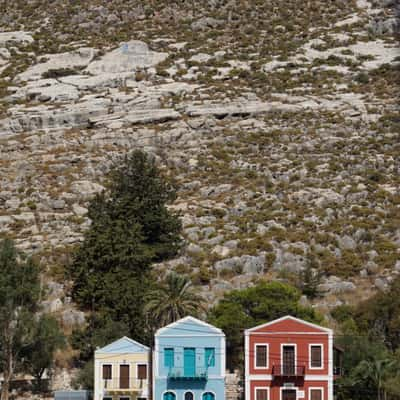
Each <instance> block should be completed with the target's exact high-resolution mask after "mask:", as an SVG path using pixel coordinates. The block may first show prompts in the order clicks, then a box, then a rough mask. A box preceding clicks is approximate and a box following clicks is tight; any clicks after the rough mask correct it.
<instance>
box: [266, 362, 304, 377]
mask: <svg viewBox="0 0 400 400" xmlns="http://www.w3.org/2000/svg"><path fill="white" fill-rule="evenodd" d="M305 370H306V368H305V366H304V365H289V364H283V365H273V366H272V376H273V377H287V376H290V377H296V376H297V377H302V376H304V375H305Z"/></svg>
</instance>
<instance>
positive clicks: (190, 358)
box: [183, 348, 196, 376]
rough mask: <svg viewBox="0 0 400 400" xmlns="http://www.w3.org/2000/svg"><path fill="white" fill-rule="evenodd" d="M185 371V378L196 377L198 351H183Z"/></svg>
mask: <svg viewBox="0 0 400 400" xmlns="http://www.w3.org/2000/svg"><path fill="white" fill-rule="evenodd" d="M183 369H184V374H185V376H195V375H196V349H194V348H185V349H184V350H183Z"/></svg>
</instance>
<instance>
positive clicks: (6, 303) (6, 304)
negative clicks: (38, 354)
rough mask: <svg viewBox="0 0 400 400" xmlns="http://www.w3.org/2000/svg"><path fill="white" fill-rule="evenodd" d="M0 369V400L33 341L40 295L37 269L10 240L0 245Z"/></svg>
mask: <svg viewBox="0 0 400 400" xmlns="http://www.w3.org/2000/svg"><path fill="white" fill-rule="evenodd" d="M0 271H1V274H0V370H1V371H2V372H3V377H4V380H3V384H2V388H1V399H2V400H7V399H8V396H9V393H8V392H9V383H10V381H11V379H12V378H13V375H14V373H15V371H16V369H17V368H18V366H19V365H20V363H21V352H22V351H23V349H24V348H25V347H26V346H27V345H29V344H30V343H31V342H32V340H33V336H32V335H33V323H34V313H35V312H36V310H37V308H38V300H39V294H40V280H39V267H38V266H37V264H36V263H35V262H34V261H33V260H32V259H31V258H27V257H26V256H25V255H24V254H23V253H21V252H19V251H17V249H16V247H15V245H14V243H13V241H12V240H10V239H5V240H3V241H2V242H0Z"/></svg>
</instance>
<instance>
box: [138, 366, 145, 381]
mask: <svg viewBox="0 0 400 400" xmlns="http://www.w3.org/2000/svg"><path fill="white" fill-rule="evenodd" d="M137 375H138V376H137V377H138V379H147V365H146V364H138V366H137Z"/></svg>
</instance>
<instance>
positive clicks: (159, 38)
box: [0, 0, 400, 329]
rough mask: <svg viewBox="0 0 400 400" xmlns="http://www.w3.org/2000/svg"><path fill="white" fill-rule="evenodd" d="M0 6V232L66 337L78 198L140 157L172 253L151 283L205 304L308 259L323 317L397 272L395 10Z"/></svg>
mask: <svg viewBox="0 0 400 400" xmlns="http://www.w3.org/2000/svg"><path fill="white" fill-rule="evenodd" d="M199 3H200V4H199ZM0 9H2V10H5V12H2V14H1V15H0V31H1V32H0V96H1V98H0V176H1V178H0V182H1V183H0V234H1V235H9V236H11V237H13V238H15V240H16V242H17V244H18V246H19V247H20V248H21V249H24V250H25V251H27V252H28V253H33V254H35V255H36V256H37V257H38V258H39V259H40V260H41V262H42V264H43V265H44V266H45V268H46V279H47V280H48V283H49V287H50V290H49V299H48V300H46V301H45V303H44V304H45V307H46V308H47V309H48V310H49V311H51V312H55V313H59V314H60V318H61V319H62V320H63V322H64V325H65V327H66V329H69V328H70V327H71V326H73V325H74V324H82V323H83V321H84V316H83V314H82V313H80V312H78V311H75V310H74V308H73V306H72V305H71V304H70V300H69V297H68V292H67V290H66V288H67V285H66V283H65V282H64V281H63V279H64V276H63V265H64V264H65V262H67V261H68V257H69V253H70V250H71V248H72V247H73V246H74V245H76V244H77V243H79V241H80V240H81V239H82V234H83V232H84V230H85V229H86V228H87V226H88V224H89V221H88V219H87V218H86V216H85V214H86V208H85V207H86V206H87V201H88V199H90V197H91V196H92V195H93V194H94V193H96V192H97V191H99V190H102V189H103V186H102V184H103V178H104V174H105V173H106V172H107V170H108V167H109V165H110V162H111V161H112V160H115V159H117V158H118V157H119V156H120V155H121V154H123V153H125V152H128V151H130V150H132V149H135V148H138V147H140V148H143V149H145V150H146V151H149V152H152V153H154V154H155V155H156V156H157V157H158V159H159V162H160V164H161V165H162V166H163V167H165V171H166V172H167V173H168V174H170V175H171V176H172V177H173V178H174V179H175V180H176V181H177V183H178V184H179V187H180V189H179V198H178V200H177V201H176V204H174V206H173V207H174V208H176V209H177V210H179V211H180V212H181V215H182V221H183V225H184V235H185V238H186V246H185V249H184V250H183V251H182V254H181V256H180V257H179V258H178V259H176V260H173V261H172V262H169V263H168V264H164V265H158V266H157V268H158V269H159V270H160V271H165V270H167V269H169V270H170V269H174V270H176V271H178V272H180V273H184V274H189V275H190V276H191V278H192V279H193V281H194V282H195V284H196V285H198V286H199V290H201V291H202V292H203V293H204V295H205V296H206V297H207V298H208V299H209V301H210V304H212V303H213V302H214V301H215V300H216V299H217V298H218V297H219V296H221V295H222V293H224V292H225V291H227V290H229V289H232V288H240V287H246V286H248V285H249V284H251V283H252V282H253V281H254V280H256V279H258V278H260V277H264V276H265V277H268V278H273V279H286V280H289V281H291V282H296V281H298V279H299V274H300V273H301V271H302V270H304V269H305V268H306V267H307V265H309V264H310V265H312V267H313V268H314V269H316V270H317V269H318V270H319V271H320V272H321V273H322V274H323V276H322V281H321V285H320V289H321V291H322V292H323V293H324V296H323V298H320V299H317V300H316V305H317V306H318V307H320V308H321V309H322V310H329V309H330V308H331V307H333V306H336V305H337V304H340V303H341V302H347V301H354V299H355V298H357V299H362V298H365V297H368V296H370V295H371V293H373V291H375V290H385V288H386V287H387V284H388V283H389V282H390V281H391V280H392V279H393V277H394V276H395V275H397V274H399V273H400V254H399V250H400V202H399V200H400V191H399V188H400V173H399V172H400V171H399V167H400V159H399V155H400V140H399V139H400V117H399V98H398V93H399V86H398V85H399V83H400V70H399V65H400V51H399V49H398V42H397V38H398V32H399V30H400V22H399V21H400V19H399V18H400V4H399V2H397V1H393V0H373V1H366V0H357V1H355V0H329V1H327V0H323V1H322V0H321V1H320V0H309V1H303V2H299V1H297V0H285V1H282V0H269V1H264V0H262V1H261V0H204V1H201V2H198V1H190V0H188V1H185V0H182V1H165V0H153V1H141V0H129V1H126V0H124V1H122V0H112V1H110V0H87V1H73V0H70V1H68V2H66V1H63V0H52V1H50V0H46V1H45V0H41V1H40V0H30V1H29V0H24V1H19V0H18V1H17V0H15V1H13V2H10V1H7V0H0ZM304 301H308V300H307V299H304Z"/></svg>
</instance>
